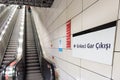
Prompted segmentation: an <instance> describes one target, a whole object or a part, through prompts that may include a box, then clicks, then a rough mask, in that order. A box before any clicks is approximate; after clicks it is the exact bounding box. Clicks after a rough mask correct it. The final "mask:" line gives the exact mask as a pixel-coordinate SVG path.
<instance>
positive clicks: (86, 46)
mask: <svg viewBox="0 0 120 80" xmlns="http://www.w3.org/2000/svg"><path fill="white" fill-rule="evenodd" d="M115 28H116V27H115V26H114V27H109V28H106V29H102V30H97V31H94V32H90V33H87V34H82V35H77V36H73V43H72V45H73V47H72V51H73V56H74V57H78V58H82V59H87V60H91V61H95V62H99V63H104V64H108V65H111V64H112V57H113V48H114V38H115Z"/></svg>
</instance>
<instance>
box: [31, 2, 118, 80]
mask: <svg viewBox="0 0 120 80" xmlns="http://www.w3.org/2000/svg"><path fill="white" fill-rule="evenodd" d="M32 10H33V15H34V19H35V22H36V27H37V32H38V34H39V38H40V40H41V44H42V48H43V51H44V54H45V55H46V57H47V58H48V59H50V60H52V56H54V57H55V59H54V60H52V61H53V62H55V64H56V66H57V70H58V73H59V80H111V79H112V80H120V63H119V61H120V21H118V24H117V30H116V37H115V43H116V44H115V48H114V56H113V65H105V64H101V63H97V62H93V61H89V60H85V59H80V58H75V57H73V56H72V48H71V49H66V22H67V21H68V20H70V19H71V39H72V34H74V33H77V32H81V31H84V30H86V29H90V28H93V27H97V26H99V25H102V24H106V23H109V22H112V21H115V20H118V19H119V16H120V14H119V13H118V12H119V10H120V8H119V0H55V1H54V3H53V6H52V7H51V8H35V7H33V8H32ZM59 40H61V41H62V47H63V52H59V51H58V48H59ZM71 42H72V41H71ZM51 44H52V47H51Z"/></svg>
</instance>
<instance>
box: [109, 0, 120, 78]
mask: <svg viewBox="0 0 120 80" xmlns="http://www.w3.org/2000/svg"><path fill="white" fill-rule="evenodd" d="M119 10H120V0H119V3H118V14H117V25H116V30H115V38H114V39H115V41H114V49H113V59H112V69H111V80H112V78H113V66H114V59H115V52H114V51H115V49H116V41H117V35H118V34H117V29H118V22H119Z"/></svg>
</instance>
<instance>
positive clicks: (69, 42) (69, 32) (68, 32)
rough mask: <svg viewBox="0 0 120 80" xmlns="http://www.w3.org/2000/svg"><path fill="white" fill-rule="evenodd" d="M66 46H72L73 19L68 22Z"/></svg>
mask: <svg viewBox="0 0 120 80" xmlns="http://www.w3.org/2000/svg"><path fill="white" fill-rule="evenodd" d="M66 48H68V49H69V48H71V20H69V21H68V22H67V23H66Z"/></svg>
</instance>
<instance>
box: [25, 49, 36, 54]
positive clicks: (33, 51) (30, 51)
mask: <svg viewBox="0 0 120 80" xmlns="http://www.w3.org/2000/svg"><path fill="white" fill-rule="evenodd" d="M27 53H28V54H29V53H37V51H36V50H29V51H27Z"/></svg>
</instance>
